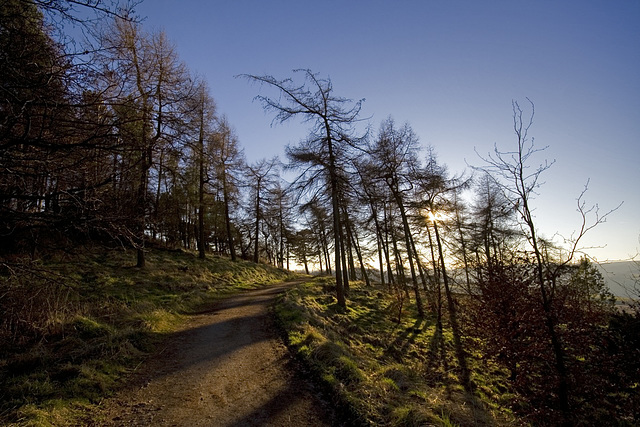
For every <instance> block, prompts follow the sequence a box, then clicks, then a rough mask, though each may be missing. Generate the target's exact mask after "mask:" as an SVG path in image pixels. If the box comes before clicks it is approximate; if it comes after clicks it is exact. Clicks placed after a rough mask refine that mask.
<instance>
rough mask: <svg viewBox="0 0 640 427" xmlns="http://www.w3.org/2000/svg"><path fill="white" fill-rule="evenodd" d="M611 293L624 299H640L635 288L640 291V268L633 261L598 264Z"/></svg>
mask: <svg viewBox="0 0 640 427" xmlns="http://www.w3.org/2000/svg"><path fill="white" fill-rule="evenodd" d="M597 265H598V268H599V269H600V272H601V273H602V276H603V277H604V279H605V281H606V283H607V286H609V289H610V290H611V292H612V293H613V294H614V295H615V296H617V297H622V298H628V297H630V296H632V297H636V298H637V297H638V295H637V291H636V292H635V293H634V291H633V290H634V287H638V289H639V290H640V285H639V280H640V268H639V266H638V264H637V263H635V262H633V261H619V262H608V263H602V264H597Z"/></svg>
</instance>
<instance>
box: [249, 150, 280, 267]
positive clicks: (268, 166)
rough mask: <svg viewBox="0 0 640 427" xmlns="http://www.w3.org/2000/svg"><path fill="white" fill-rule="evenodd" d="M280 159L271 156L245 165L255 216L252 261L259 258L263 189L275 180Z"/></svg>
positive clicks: (256, 260)
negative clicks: (268, 158) (249, 180)
mask: <svg viewBox="0 0 640 427" xmlns="http://www.w3.org/2000/svg"><path fill="white" fill-rule="evenodd" d="M279 163H280V161H279V160H278V158H277V157H273V158H271V159H270V160H267V159H261V160H259V161H257V162H256V163H254V164H252V165H248V166H247V172H248V175H249V179H251V181H252V182H251V183H249V186H250V189H251V192H252V193H253V199H254V200H253V203H252V204H253V208H254V209H255V211H254V218H255V235H254V239H255V240H254V242H253V244H254V250H253V262H258V261H259V260H260V250H259V247H260V219H262V217H263V212H262V210H263V209H262V204H263V203H264V200H265V196H264V191H265V189H267V188H269V187H270V186H271V185H273V183H274V182H275V178H276V173H277V167H278V165H279Z"/></svg>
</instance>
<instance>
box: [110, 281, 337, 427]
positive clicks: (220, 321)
mask: <svg viewBox="0 0 640 427" xmlns="http://www.w3.org/2000/svg"><path fill="white" fill-rule="evenodd" d="M288 286H291V284H284V285H277V286H272V287H268V288H265V289H260V290H255V291H248V292H245V293H242V294H240V295H236V296H233V297H231V298H228V299H226V300H224V301H222V302H220V303H218V304H217V305H216V306H215V307H214V309H213V310H211V311H210V312H207V313H203V314H198V315H195V316H193V319H192V320H191V321H189V322H188V324H187V325H186V327H185V328H184V330H182V331H180V332H178V333H176V334H175V335H176V336H175V337H171V338H170V339H168V340H167V343H166V344H165V345H166V347H165V348H164V349H163V350H161V351H160V352H159V354H157V355H155V356H154V357H152V358H150V359H149V360H148V361H147V362H145V364H144V365H143V366H142V367H141V368H140V369H139V372H137V373H136V375H135V376H134V378H132V384H133V385H132V386H131V387H130V388H129V389H127V390H123V391H122V392H121V393H120V394H119V395H118V396H116V397H114V398H112V399H110V400H109V401H108V402H106V404H105V413H104V416H105V418H104V419H105V421H106V425H110V426H115V425H117V426H120V425H126V426H148V425H153V426H220V427H224V426H328V425H331V417H330V415H329V411H328V409H327V405H326V403H325V402H323V401H322V400H320V399H319V398H318V397H317V393H316V392H315V391H314V389H313V385H311V384H310V383H309V382H308V381H307V380H305V379H304V378H303V375H302V374H300V372H299V370H298V369H296V367H295V363H294V362H293V361H292V360H291V356H290V355H289V354H288V352H287V349H286V347H285V346H284V345H283V343H282V341H281V340H280V339H279V338H278V334H277V332H276V330H275V328H274V324H273V319H272V316H271V313H270V312H269V306H270V305H271V304H272V303H273V302H274V300H275V298H276V296H277V295H278V294H279V293H280V292H282V291H283V290H285V289H286V288H287V287H288Z"/></svg>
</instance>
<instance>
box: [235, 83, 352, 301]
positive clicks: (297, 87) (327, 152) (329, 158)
mask: <svg viewBox="0 0 640 427" xmlns="http://www.w3.org/2000/svg"><path fill="white" fill-rule="evenodd" d="M294 72H295V73H302V74H303V76H304V81H303V83H302V84H297V83H295V82H294V81H293V80H292V79H290V78H289V79H284V80H277V79H276V78H274V77H272V76H269V75H265V76H257V75H243V77H245V78H247V79H248V80H250V81H253V82H257V83H260V84H262V85H265V86H269V87H272V88H275V89H276V90H277V91H278V97H275V98H270V97H267V96H262V95H259V96H258V97H257V99H258V100H259V101H261V102H262V104H263V107H264V108H265V110H268V111H273V112H275V113H276V116H275V119H274V120H275V121H277V122H280V123H282V122H285V121H287V120H290V119H292V118H300V119H302V120H303V121H304V122H307V123H310V124H311V130H310V133H309V135H308V137H307V138H306V139H305V140H303V141H301V143H300V144H299V145H298V146H296V147H288V148H287V156H288V157H289V159H290V160H291V161H292V162H293V163H294V164H297V165H300V166H303V167H306V168H309V169H320V170H322V171H323V172H324V179H326V183H327V184H328V187H329V193H330V197H331V209H332V217H333V229H334V255H335V258H334V268H335V277H336V297H337V300H338V305H339V306H340V307H346V295H345V287H348V283H345V281H344V278H343V270H344V269H345V268H346V265H344V259H345V253H344V251H343V247H344V242H343V241H342V240H341V230H342V229H343V224H342V215H341V213H340V200H339V198H340V185H341V184H340V170H341V168H343V167H344V165H345V162H346V159H347V152H348V151H349V149H350V148H351V147H353V146H354V145H357V144H358V143H359V138H357V137H356V134H355V129H354V126H355V124H356V123H357V121H358V115H359V114H360V110H361V106H362V102H363V100H360V101H357V102H352V101H351V100H349V99H345V98H342V97H338V96H336V95H334V93H333V85H332V83H331V80H330V79H323V78H320V77H319V76H318V75H317V74H315V73H313V72H311V71H310V70H294Z"/></svg>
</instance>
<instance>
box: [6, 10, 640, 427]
mask: <svg viewBox="0 0 640 427" xmlns="http://www.w3.org/2000/svg"><path fill="white" fill-rule="evenodd" d="M69 28H76V29H81V33H83V34H84V35H85V40H74V39H73V38H72V37H71V35H70V34H69V32H68V29H69ZM65 30H67V32H65ZM0 55H1V60H0V84H1V95H0V348H5V349H7V348H12V347H14V346H23V345H26V344H28V343H30V342H37V341H38V340H41V339H42V338H43V337H44V336H46V334H47V330H48V329H47V328H49V327H51V325H53V324H55V321H56V319H52V318H45V319H43V318H41V317H38V316H35V315H34V312H35V311H38V308H37V305H38V304H45V305H46V304H47V303H46V302H43V299H41V296H42V295H43V294H48V293H49V291H51V295H53V294H55V295H58V293H56V292H61V291H60V286H61V285H60V284H59V282H58V281H51V280H43V281H40V282H38V281H37V280H38V278H42V277H43V276H45V275H46V274H47V273H46V272H44V271H43V267H42V261H43V260H46V259H48V258H50V257H52V256H54V255H59V254H61V253H62V254H73V253H75V252H77V251H78V250H87V251H89V250H93V249H90V248H95V247H102V248H109V249H115V250H122V249H126V250H128V251H130V252H127V253H132V254H135V259H131V263H132V264H134V265H135V268H137V269H142V270H143V269H145V265H146V264H147V257H148V253H149V251H150V250H151V249H161V250H171V251H173V250H178V249H180V250H183V251H193V252H194V254H196V256H197V257H198V258H200V259H205V258H207V257H223V258H228V259H229V260H231V261H238V262H239V261H240V260H244V261H252V262H254V263H264V264H270V265H272V266H275V267H278V268H281V269H286V270H294V269H300V270H304V271H305V273H306V274H316V275H330V276H332V277H333V279H332V280H331V281H330V286H329V289H330V292H331V293H332V298H334V301H335V309H336V310H342V311H343V312H348V311H349V310H353V309H356V308H357V304H358V302H357V300H356V298H351V296H352V295H353V293H352V291H353V289H352V288H353V287H354V284H355V285H356V287H357V288H359V289H376V290H379V291H380V292H383V293H384V294H385V298H387V297H388V298H390V300H391V301H393V303H392V304H391V305H390V307H391V309H389V310H387V311H385V312H384V313H385V315H386V316H387V317H388V318H389V319H392V320H395V321H397V322H398V323H400V322H401V320H402V319H403V317H404V316H408V315H409V313H413V314H412V315H415V316H416V317H417V318H421V319H423V318H428V319H432V320H433V322H434V325H435V331H436V332H435V333H436V335H438V336H447V337H450V344H451V349H452V352H453V353H452V354H453V355H454V360H453V362H452V367H451V369H452V370H453V372H454V376H455V379H456V381H457V382H458V384H459V385H460V386H461V387H462V388H463V389H464V391H465V392H467V393H471V394H473V393H476V392H478V384H477V381H476V379H475V378H476V376H477V373H475V372H474V370H473V369H472V368H471V365H472V362H471V361H470V358H474V357H477V356H472V355H473V354H477V353H478V352H479V353H481V355H482V356H481V359H484V360H491V361H492V363H495V364H497V365H498V366H500V368H501V369H502V370H503V372H505V378H507V383H508V388H509V390H510V391H511V392H512V393H513V394H514V395H515V396H517V397H518V399H521V400H524V401H526V404H515V403H513V402H511V403H510V404H511V405H512V406H513V407H514V408H515V409H514V412H515V413H516V414H517V415H518V416H519V417H521V418H520V419H521V420H524V421H526V422H528V423H532V424H535V425H539V424H546V425H594V424H598V423H603V422H610V421H611V420H615V422H616V423H617V424H618V425H633V424H634V423H635V422H637V421H638V420H639V419H640V399H639V398H638V396H639V393H638V384H639V383H640V376H639V372H640V365H639V363H640V325H639V319H640V306H638V304H637V298H636V300H635V301H633V300H632V301H630V302H629V309H628V310H626V311H624V312H622V311H620V310H619V309H618V308H616V305H615V302H616V301H615V298H614V297H613V295H611V293H610V292H609V290H608V288H607V286H606V285H605V282H604V280H603V278H602V275H601V274H600V273H599V271H598V269H597V268H596V266H595V265H594V264H593V262H592V261H590V260H589V258H588V257H586V256H584V255H583V254H582V252H581V251H580V249H581V246H580V239H581V238H582V237H583V236H584V235H585V234H586V233H588V232H589V231H590V230H591V229H592V228H594V227H596V226H598V225H599V224H601V223H602V222H603V221H604V220H605V219H606V218H607V217H608V215H610V214H614V213H615V212H614V211H615V209H614V210H613V211H609V212H605V213H603V212H600V211H599V210H598V209H597V207H595V206H594V207H592V206H590V205H588V204H586V203H585V202H584V195H585V193H586V191H587V188H586V187H585V193H583V194H581V195H579V197H578V204H577V209H578V212H579V214H580V217H581V219H582V222H581V223H578V224H576V228H577V229H578V232H577V233H576V234H575V235H573V236H572V237H571V238H570V239H566V240H565V242H564V244H563V245H558V244H556V243H553V242H550V241H549V240H547V239H545V238H544V236H543V230H539V229H538V228H537V224H536V219H535V216H534V215H533V211H534V209H535V196H536V194H537V193H538V192H544V187H541V185H540V184H541V183H542V181H543V177H544V173H545V171H546V170H547V169H549V168H550V167H553V163H551V162H550V163H547V162H545V161H544V160H543V161H542V162H541V163H540V161H539V158H540V156H544V148H540V147H538V146H536V145H535V144H534V142H533V138H532V133H533V132H534V130H535V128H534V126H533V125H534V117H535V109H534V104H533V103H532V102H531V101H529V100H525V101H524V102H522V101H520V102H518V101H514V102H513V105H512V106H513V116H512V120H513V131H514V132H513V137H514V140H513V145H512V146H511V147H508V148H507V149H506V150H505V151H501V150H500V149H498V148H497V147H496V148H495V149H493V151H491V152H490V153H489V154H487V155H486V156H481V155H479V156H478V163H479V164H480V166H477V167H472V168H470V169H471V170H472V171H471V172H470V173H464V174H458V175H456V174H451V173H450V172H449V171H448V169H447V166H446V165H445V164H442V163H440V162H439V160H438V156H437V147H432V146H429V147H426V148H424V147H423V146H422V144H421V143H420V142H419V137H418V135H416V133H415V132H414V131H413V130H412V127H411V125H410V124H409V123H399V122H396V121H395V120H394V119H393V118H391V116H389V118H387V119H385V120H383V121H382V122H381V123H379V124H373V123H370V122H369V119H367V118H364V117H361V114H360V112H361V106H362V102H363V101H353V100H351V99H348V98H344V97H342V96H340V95H338V94H337V92H336V91H334V87H333V84H332V82H331V80H330V79H328V78H325V77H323V76H322V75H321V74H318V73H315V72H313V71H311V70H307V69H301V70H294V71H292V73H291V75H290V76H288V77H286V76H285V77H284V78H276V77H273V76H270V75H254V74H245V75H240V76H237V78H238V79H244V80H246V81H247V84H253V85H255V87H256V88H257V89H259V92H258V93H257V98H256V99H257V101H258V102H260V103H261V105H262V107H263V108H264V109H265V111H266V112H267V113H269V114H271V115H272V117H273V120H274V123H283V122H287V121H296V122H302V123H304V124H306V125H307V127H308V133H307V134H306V135H301V136H300V141H299V142H298V143H297V144H296V145H290V146H287V147H286V159H279V158H277V157H273V158H269V159H266V158H265V159H262V160H259V161H256V162H253V163H250V162H247V161H246V159H245V157H244V152H243V148H242V145H241V141H239V140H238V137H237V135H236V134H235V132H234V128H233V125H232V123H230V122H229V120H228V119H227V118H226V117H225V115H224V112H221V111H218V109H217V108H216V103H215V98H214V96H213V94H212V93H211V90H210V89H209V87H208V85H207V82H205V81H204V80H202V79H200V78H198V77H197V76H195V75H194V74H193V73H192V72H191V71H190V70H189V68H188V66H187V64H185V63H183V62H182V61H181V60H180V57H179V54H178V52H177V51H176V48H175V47H174V46H173V45H172V43H171V41H170V36H169V35H167V34H165V33H164V32H162V31H159V32H147V31H146V30H145V28H144V27H143V25H142V24H141V23H140V22H139V20H138V19H136V18H135V17H134V15H132V14H131V10H127V9H126V8H122V5H119V4H117V3H111V2H109V1H107V0H104V1H103V0H91V1H89V0H87V1H57V2H51V1H45V0H32V1H24V0H4V1H2V3H0ZM248 71H249V72H250V71H251V70H248ZM265 93H267V94H270V95H265ZM291 177H293V178H291ZM568 197H574V195H569V196H568ZM549 231H550V232H553V231H554V230H544V232H549ZM85 248H86V249H85ZM69 256H72V255H69ZM34 281H35V282H37V283H42V286H37V287H35V286H32V285H33V283H35V282H34ZM46 286H52V287H55V289H56V290H55V292H54V291H53V290H47V289H43V287H45V288H46ZM62 287H64V286H63V285H62ZM636 290H637V289H636ZM60 295H61V294H60ZM635 296H636V297H637V296H638V295H635ZM57 304H59V305H58V306H63V305H64V302H57ZM60 304H61V305H60ZM3 354H4V351H3ZM437 354H438V353H437V352H434V353H433V354H432V355H431V357H438V356H437ZM0 368H2V366H0ZM0 395H2V392H0ZM516 400H517V399H516Z"/></svg>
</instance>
